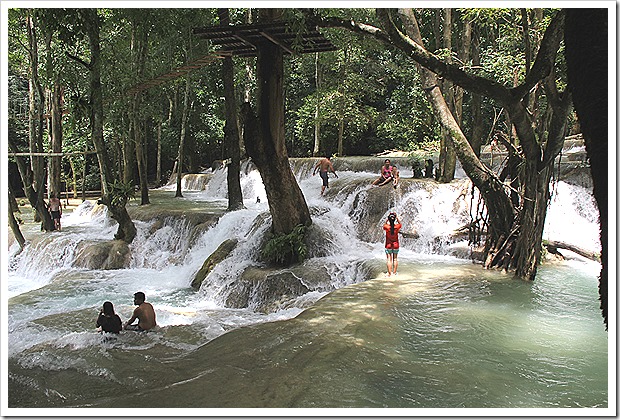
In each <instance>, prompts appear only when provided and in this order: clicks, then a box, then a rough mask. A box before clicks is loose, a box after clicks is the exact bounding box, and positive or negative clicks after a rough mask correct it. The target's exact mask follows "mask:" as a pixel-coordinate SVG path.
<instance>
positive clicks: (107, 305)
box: [103, 302, 114, 316]
mask: <svg viewBox="0 0 620 420" xmlns="http://www.w3.org/2000/svg"><path fill="white" fill-rule="evenodd" d="M103 313H104V314H105V315H108V316H112V315H114V305H112V302H103Z"/></svg>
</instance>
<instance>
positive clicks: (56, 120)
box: [48, 80, 62, 198]
mask: <svg viewBox="0 0 620 420" xmlns="http://www.w3.org/2000/svg"><path fill="white" fill-rule="evenodd" d="M50 102H51V104H50V105H51V112H50V114H51V124H50V143H51V146H52V152H54V153H61V152H62V90H61V86H60V82H59V81H58V80H55V81H54V87H53V90H52V95H51V101H50ZM49 168H50V169H49V182H48V184H49V187H48V190H49V192H50V193H56V196H57V197H58V198H60V193H61V190H62V188H61V181H62V157H60V156H51V157H50V160H49Z"/></svg>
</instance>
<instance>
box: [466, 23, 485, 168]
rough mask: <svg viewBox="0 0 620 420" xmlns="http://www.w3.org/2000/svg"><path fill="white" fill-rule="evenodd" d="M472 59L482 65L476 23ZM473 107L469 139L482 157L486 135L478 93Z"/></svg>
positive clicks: (475, 151) (472, 104) (474, 65)
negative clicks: (483, 128) (483, 129)
mask: <svg viewBox="0 0 620 420" xmlns="http://www.w3.org/2000/svg"><path fill="white" fill-rule="evenodd" d="M471 61H472V63H471V64H472V66H473V67H479V66H480V36H479V33H478V25H474V26H473V28H472V43H471ZM471 108H472V132H471V136H470V137H469V141H470V144H471V147H472V149H474V153H476V156H478V157H480V152H481V149H482V145H483V144H484V139H485V137H484V132H483V131H482V96H481V95H479V94H478V93H472V96H471Z"/></svg>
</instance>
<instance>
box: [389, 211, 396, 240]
mask: <svg viewBox="0 0 620 420" xmlns="http://www.w3.org/2000/svg"><path fill="white" fill-rule="evenodd" d="M388 220H389V221H390V234H392V235H393V234H394V221H395V220H396V213H394V212H392V213H390V214H389V215H388Z"/></svg>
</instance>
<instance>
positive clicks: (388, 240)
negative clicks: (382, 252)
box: [383, 223, 402, 249]
mask: <svg viewBox="0 0 620 420" xmlns="http://www.w3.org/2000/svg"><path fill="white" fill-rule="evenodd" d="M401 227H402V225H401V224H400V223H394V233H391V232H390V231H391V225H390V224H389V223H386V224H384V225H383V230H384V231H385V247H386V248H387V249H398V231H399V230H400V228H401Z"/></svg>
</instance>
